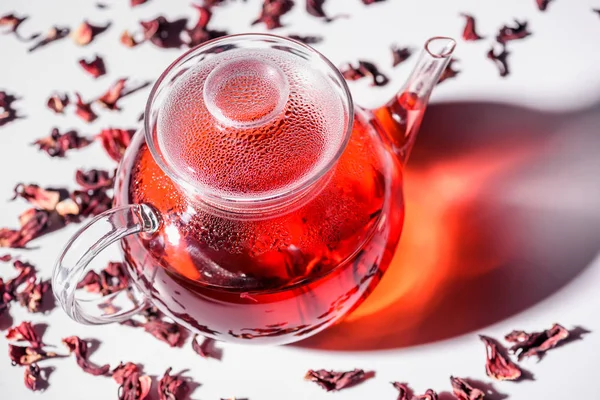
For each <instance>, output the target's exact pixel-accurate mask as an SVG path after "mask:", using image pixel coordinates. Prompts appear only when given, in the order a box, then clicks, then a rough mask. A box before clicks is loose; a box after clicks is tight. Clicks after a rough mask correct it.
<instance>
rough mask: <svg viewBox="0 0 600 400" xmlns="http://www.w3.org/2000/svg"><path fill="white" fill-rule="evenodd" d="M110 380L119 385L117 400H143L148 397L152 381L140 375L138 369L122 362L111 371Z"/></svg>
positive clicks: (132, 364)
mask: <svg viewBox="0 0 600 400" xmlns="http://www.w3.org/2000/svg"><path fill="white" fill-rule="evenodd" d="M112 378H113V379H114V380H115V382H117V383H118V384H119V385H121V386H120V387H119V399H139V400H143V399H145V398H146V397H147V396H148V393H149V392H150V387H151V386H152V379H151V378H150V377H149V376H146V375H141V373H140V370H139V367H138V366H137V365H136V364H134V363H131V362H127V363H125V364H123V363H122V362H121V363H119V365H118V366H117V367H116V368H115V369H113V370H112Z"/></svg>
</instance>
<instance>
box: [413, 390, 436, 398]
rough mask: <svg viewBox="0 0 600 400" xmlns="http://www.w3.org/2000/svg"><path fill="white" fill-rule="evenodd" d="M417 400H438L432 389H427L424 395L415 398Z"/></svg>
mask: <svg viewBox="0 0 600 400" xmlns="http://www.w3.org/2000/svg"><path fill="white" fill-rule="evenodd" d="M417 400H438V394H437V393H436V392H435V391H434V390H433V389H427V391H426V392H425V394H422V395H419V396H417Z"/></svg>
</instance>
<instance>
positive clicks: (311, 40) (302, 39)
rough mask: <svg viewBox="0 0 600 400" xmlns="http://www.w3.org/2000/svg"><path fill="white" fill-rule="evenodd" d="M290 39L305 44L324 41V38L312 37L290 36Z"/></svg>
mask: <svg viewBox="0 0 600 400" xmlns="http://www.w3.org/2000/svg"><path fill="white" fill-rule="evenodd" d="M288 38H290V39H292V40H297V41H298V42H301V43H304V44H317V43H321V42H322V41H323V36H311V35H288Z"/></svg>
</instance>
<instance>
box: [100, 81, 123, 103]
mask: <svg viewBox="0 0 600 400" xmlns="http://www.w3.org/2000/svg"><path fill="white" fill-rule="evenodd" d="M126 81H127V79H126V78H123V79H119V80H118V81H117V82H115V83H114V84H113V85H112V86H111V87H110V88H108V90H107V91H106V93H104V94H103V95H102V96H101V97H100V98H99V99H98V100H97V101H98V103H100V105H102V106H104V107H106V108H108V109H109V110H119V107H118V106H117V101H119V99H121V97H123V89H124V88H125V82H126Z"/></svg>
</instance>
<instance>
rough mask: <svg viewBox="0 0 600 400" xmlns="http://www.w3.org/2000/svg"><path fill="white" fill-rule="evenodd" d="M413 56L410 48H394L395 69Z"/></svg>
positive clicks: (393, 64) (393, 63)
mask: <svg viewBox="0 0 600 400" xmlns="http://www.w3.org/2000/svg"><path fill="white" fill-rule="evenodd" d="M411 55H412V51H411V50H410V48H408V47H398V46H392V58H393V62H392V66H393V67H395V66H397V65H399V64H402V63H403V62H404V61H406V60H408V58H409V57H410V56H411Z"/></svg>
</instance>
